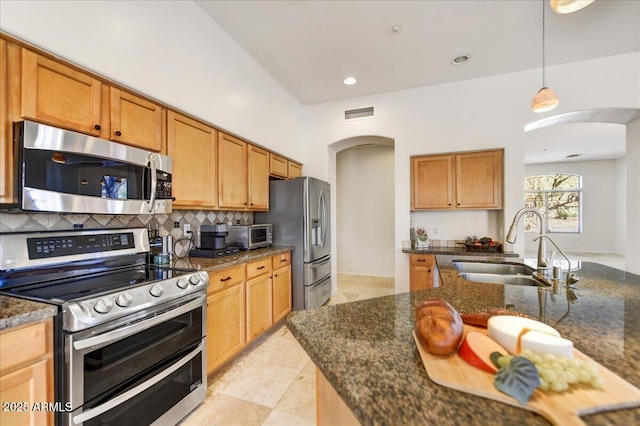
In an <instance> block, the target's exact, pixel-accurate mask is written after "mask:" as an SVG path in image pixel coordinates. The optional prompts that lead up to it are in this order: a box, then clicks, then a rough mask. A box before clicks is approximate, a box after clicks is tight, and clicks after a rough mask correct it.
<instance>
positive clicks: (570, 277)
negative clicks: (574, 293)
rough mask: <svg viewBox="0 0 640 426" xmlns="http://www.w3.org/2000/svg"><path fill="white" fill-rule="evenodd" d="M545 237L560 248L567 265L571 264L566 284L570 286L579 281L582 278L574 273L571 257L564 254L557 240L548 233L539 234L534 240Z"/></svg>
mask: <svg viewBox="0 0 640 426" xmlns="http://www.w3.org/2000/svg"><path fill="white" fill-rule="evenodd" d="M543 238H546V239H547V240H549V241H551V244H553V246H554V247H555V248H556V249H558V251H559V252H560V254H561V255H562V257H564V258H565V259H566V260H567V265H569V270H568V272H567V275H566V279H565V280H564V282H565V285H567V286H570V285H572V284H575V283H577V282H578V281H580V278H578V276H577V275H576V274H574V273H572V272H571V260H569V257H568V256H567V255H566V254H564V252H563V251H562V249H560V247H558V245H557V244H556V242H555V241H553V240H552V239H551V237H549V236H548V235H539V236H537V237H535V238H534V239H533V241H535V240H538V239H539V240H542V239H543Z"/></svg>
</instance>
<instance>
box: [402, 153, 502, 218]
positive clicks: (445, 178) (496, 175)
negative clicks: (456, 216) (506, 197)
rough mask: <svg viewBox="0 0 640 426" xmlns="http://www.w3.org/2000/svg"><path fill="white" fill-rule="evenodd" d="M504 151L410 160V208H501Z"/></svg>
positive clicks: (423, 157) (421, 157) (420, 157)
mask: <svg viewBox="0 0 640 426" xmlns="http://www.w3.org/2000/svg"><path fill="white" fill-rule="evenodd" d="M502 170H503V151H502V150H494V151H478V152H466V153H457V154H447V155H429V156H417V157H412V158H411V209H412V210H437V209H441V210H444V209H501V208H502V187H503V172H502Z"/></svg>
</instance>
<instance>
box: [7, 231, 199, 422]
mask: <svg viewBox="0 0 640 426" xmlns="http://www.w3.org/2000/svg"><path fill="white" fill-rule="evenodd" d="M148 251H149V239H148V236H147V230H146V229H144V228H136V229H115V230H91V231H89V230H87V231H66V232H37V233H11V234H1V235H0V262H1V263H0V265H1V268H0V269H1V270H0V292H2V293H3V294H6V295H11V296H16V297H21V298H26V299H31V300H36V301H40V302H46V303H50V304H54V305H57V306H58V309H59V314H58V315H57V316H56V317H55V318H54V330H55V331H54V350H55V357H54V362H55V368H54V373H55V399H56V402H60V403H61V404H59V406H61V407H67V406H69V404H67V403H70V407H71V409H70V410H69V411H66V412H60V413H57V414H56V424H65V425H78V424H85V425H106V424H111V425H113V424H116V425H129V424H131V425H141V424H153V423H156V424H163V425H166V424H176V423H177V422H179V421H180V420H181V419H182V418H184V417H185V416H186V415H187V414H188V413H189V412H190V411H192V410H193V409H194V408H195V407H197V406H198V405H199V404H200V403H201V402H202V401H203V400H204V398H205V397H206V392H207V390H206V367H205V363H206V352H205V351H206V343H205V337H206V317H207V315H206V288H207V285H208V283H209V277H208V274H207V273H206V272H204V271H195V270H186V269H172V268H167V267H160V266H157V265H147V264H146V255H147V252H148Z"/></svg>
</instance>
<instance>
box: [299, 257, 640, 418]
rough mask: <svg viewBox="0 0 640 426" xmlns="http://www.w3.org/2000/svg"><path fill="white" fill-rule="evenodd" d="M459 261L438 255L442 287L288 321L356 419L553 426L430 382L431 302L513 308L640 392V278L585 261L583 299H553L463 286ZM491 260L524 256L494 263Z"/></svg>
mask: <svg viewBox="0 0 640 426" xmlns="http://www.w3.org/2000/svg"><path fill="white" fill-rule="evenodd" d="M455 259H456V256H447V255H442V256H440V255H437V257H436V260H437V263H438V270H439V272H440V284H441V285H440V287H438V288H434V289H429V290H421V291H416V292H412V293H402V294H398V295H394V296H387V297H380V298H376V299H369V300H364V301H359V302H353V303H345V304H341V305H333V306H327V307H323V308H321V309H317V310H310V311H298V312H293V313H291V314H290V315H289V316H288V318H287V326H288V328H289V329H290V330H291V332H292V333H293V335H294V336H295V337H296V338H297V339H298V341H299V342H300V344H301V345H302V347H303V348H304V349H305V350H306V351H307V353H308V354H309V356H310V358H311V359H312V360H313V362H314V363H315V364H316V366H317V368H318V371H319V373H322V374H321V375H320V374H319V379H321V380H324V379H326V381H327V382H328V384H330V385H331V387H332V388H333V390H335V392H336V393H337V395H338V396H339V397H340V398H341V399H342V401H344V403H345V404H346V406H347V407H348V409H349V410H350V411H351V413H352V414H353V416H354V417H355V419H357V421H359V422H360V423H362V424H383V425H408V424H439V425H460V424H468V425H475V424H492V425H513V424H514V423H519V424H526V425H543V424H548V422H547V421H546V420H545V419H544V418H542V417H541V416H538V415H537V414H534V413H532V412H529V411H526V410H524V409H520V408H517V407H512V406H509V405H506V404H502V403H499V402H495V401H492V400H488V399H484V398H480V397H475V396H472V395H469V394H466V393H463V392H458V391H455V390H452V389H448V388H445V387H442V386H439V385H437V384H435V383H433V382H432V381H431V380H430V379H429V377H428V376H427V373H426V371H425V369H424V366H423V364H422V360H421V358H420V355H419V353H418V350H417V347H416V344H415V342H414V340H413V336H412V329H413V318H414V312H415V308H416V306H417V305H419V304H420V302H422V301H423V300H425V299H427V298H430V297H438V298H442V299H445V300H447V301H449V302H450V303H451V304H452V305H453V306H454V307H455V308H456V309H457V310H458V311H460V312H472V311H477V310H483V309H490V308H494V307H500V308H504V307H509V308H511V309H513V310H516V311H519V312H522V313H526V314H528V315H531V316H534V317H537V318H542V319H543V320H544V321H545V322H547V323H548V324H550V325H552V326H554V327H556V328H557V329H558V331H559V332H560V333H562V335H563V336H565V337H567V338H569V339H571V340H573V342H574V345H575V347H576V348H577V349H579V350H581V351H582V352H584V353H585V354H587V355H589V356H590V357H591V358H593V359H594V360H595V361H597V362H599V363H600V364H602V365H604V366H606V367H607V368H609V369H610V370H611V371H613V372H614V373H616V374H618V375H619V376H621V377H622V378H624V379H626V380H627V381H629V382H630V383H632V384H633V385H635V386H636V387H640V371H639V369H638V361H640V276H638V275H635V274H630V273H625V272H624V271H620V270H617V269H613V268H609V267H606V266H602V265H599V264H595V263H589V262H583V263H582V264H581V268H580V269H579V270H578V271H576V272H577V273H578V275H579V276H580V281H579V282H578V284H577V285H576V287H575V292H574V293H571V292H566V291H565V289H564V288H557V289H556V292H555V293H556V294H554V291H553V289H552V288H549V289H544V290H539V287H525V286H513V285H499V284H481V283H473V282H470V281H467V280H464V279H461V278H459V277H458V273H457V271H456V270H455V269H454V268H453V266H452V263H451V262H452V260H455ZM471 259H473V258H469V257H464V260H471ZM483 259H484V260H485V261H486V260H487V259H488V258H487V257H484V258H483ZM491 261H495V262H501V261H505V262H514V261H515V262H517V261H518V259H513V258H509V259H507V258H502V259H501V258H497V257H494V258H491ZM520 261H522V260H520ZM574 299H575V300H574ZM570 301H575V303H570ZM319 415H321V413H319ZM582 419H583V420H584V422H585V423H586V424H589V425H612V424H616V425H623V424H638V420H639V419H640V408H635V409H626V410H617V411H609V412H604V413H598V414H592V415H588V416H584V417H582Z"/></svg>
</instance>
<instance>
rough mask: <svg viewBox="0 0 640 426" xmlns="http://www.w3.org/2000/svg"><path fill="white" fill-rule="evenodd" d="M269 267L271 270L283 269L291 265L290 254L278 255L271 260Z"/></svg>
mask: <svg viewBox="0 0 640 426" xmlns="http://www.w3.org/2000/svg"><path fill="white" fill-rule="evenodd" d="M271 265H272V267H273V270H274V271H275V270H276V269H280V268H284V267H285V266H287V265H291V252H290V251H288V252H286V253H282V254H279V255H277V256H273V257H272V258H271Z"/></svg>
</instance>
